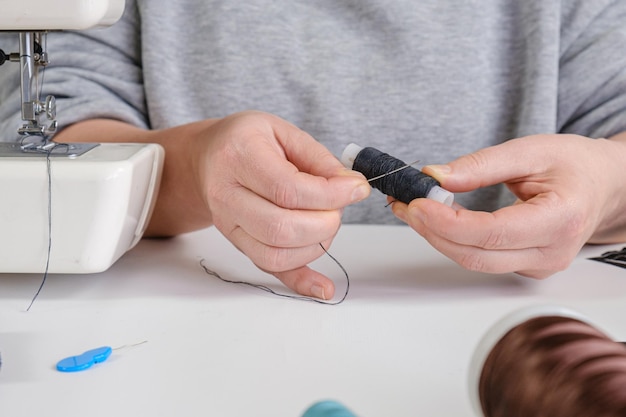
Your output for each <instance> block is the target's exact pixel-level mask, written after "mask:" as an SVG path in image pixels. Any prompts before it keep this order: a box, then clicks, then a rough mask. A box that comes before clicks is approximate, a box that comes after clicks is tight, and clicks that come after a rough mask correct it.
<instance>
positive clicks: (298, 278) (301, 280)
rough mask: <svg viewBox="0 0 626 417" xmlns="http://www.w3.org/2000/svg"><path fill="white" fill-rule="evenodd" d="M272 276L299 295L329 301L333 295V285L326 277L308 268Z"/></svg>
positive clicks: (277, 273) (304, 267)
mask: <svg viewBox="0 0 626 417" xmlns="http://www.w3.org/2000/svg"><path fill="white" fill-rule="evenodd" d="M273 275H274V276H275V277H276V278H278V279H279V280H280V281H281V282H282V283H283V284H285V286H286V287H288V288H289V289H291V290H293V291H295V292H297V293H298V294H301V295H305V296H308V297H315V298H319V299H322V300H330V299H331V298H333V296H334V295H335V284H334V283H333V282H332V281H331V280H330V279H329V278H328V277H326V276H324V275H322V274H320V273H319V272H317V271H314V270H313V269H311V268H309V267H308V266H303V267H300V268H296V269H293V270H291V271H284V272H276V273H274V274H273Z"/></svg>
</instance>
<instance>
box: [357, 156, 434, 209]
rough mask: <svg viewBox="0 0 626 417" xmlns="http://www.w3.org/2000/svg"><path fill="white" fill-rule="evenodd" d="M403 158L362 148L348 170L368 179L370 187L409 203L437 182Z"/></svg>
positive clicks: (422, 195) (423, 196) (426, 193)
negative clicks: (402, 159)
mask: <svg viewBox="0 0 626 417" xmlns="http://www.w3.org/2000/svg"><path fill="white" fill-rule="evenodd" d="M410 165H412V164H406V163H404V162H403V161H401V160H399V159H397V158H395V157H393V156H391V155H389V154H386V153H384V152H381V151H379V150H378V149H375V148H372V147H366V148H363V149H362V150H361V151H360V152H359V153H358V154H357V156H356V158H355V159H354V164H353V166H352V169H353V170H355V171H359V172H360V173H362V174H363V175H364V176H365V178H368V179H371V180H369V181H370V184H371V185H372V187H374V188H376V189H378V190H380V191H381V192H382V193H384V194H386V195H388V196H391V197H393V198H395V199H396V200H399V201H402V202H403V203H406V204H408V203H410V202H411V201H413V200H414V199H416V198H425V197H426V196H427V195H428V193H429V191H430V190H431V189H432V188H433V187H434V186H438V185H440V184H439V181H437V180H436V179H434V178H433V177H431V176H430V175H426V174H424V173H423V172H422V171H420V170H418V169H416V168H413V167H411V166H410Z"/></svg>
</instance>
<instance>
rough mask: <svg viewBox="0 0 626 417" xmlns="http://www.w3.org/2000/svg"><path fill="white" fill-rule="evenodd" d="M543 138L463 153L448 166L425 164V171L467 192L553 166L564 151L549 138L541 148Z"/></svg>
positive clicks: (531, 138)
mask: <svg viewBox="0 0 626 417" xmlns="http://www.w3.org/2000/svg"><path fill="white" fill-rule="evenodd" d="M539 140H542V139H541V137H539V136H529V137H525V138H519V139H513V140H509V141H507V142H504V143H502V144H500V145H496V146H492V147H488V148H484V149H481V150H479V151H477V152H474V153H471V154H468V155H464V156H461V157H460V158H458V159H456V160H454V161H452V162H450V163H448V164H446V165H429V166H425V167H424V168H423V172H424V173H426V174H428V175H431V176H433V177H435V178H436V179H437V180H438V181H439V182H440V183H441V184H442V186H443V187H444V188H446V189H448V190H450V191H452V192H466V191H471V190H474V189H477V188H480V187H486V186H490V185H494V184H499V183H504V182H511V181H514V180H515V179H520V178H526V177H529V176H533V175H537V174H540V173H542V172H545V171H546V170H547V169H549V166H550V160H553V159H554V158H555V156H554V155H560V154H561V153H562V152H560V151H559V150H558V149H556V150H554V152H553V151H552V150H551V147H550V141H549V140H543V141H542V143H541V145H542V146H541V147H538V146H534V144H535V143H536V142H537V141H539ZM522 155H523V157H521V156H522ZM529 161H532V163H529Z"/></svg>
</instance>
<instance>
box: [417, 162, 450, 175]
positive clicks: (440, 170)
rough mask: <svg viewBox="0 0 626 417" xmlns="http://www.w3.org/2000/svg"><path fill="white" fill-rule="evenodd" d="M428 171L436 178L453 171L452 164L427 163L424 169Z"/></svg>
mask: <svg viewBox="0 0 626 417" xmlns="http://www.w3.org/2000/svg"><path fill="white" fill-rule="evenodd" d="M423 170H424V171H426V173H427V174H428V175H430V176H432V177H435V178H443V177H445V176H447V175H449V174H450V173H451V172H452V168H450V165H427V166H425V167H424V169H423Z"/></svg>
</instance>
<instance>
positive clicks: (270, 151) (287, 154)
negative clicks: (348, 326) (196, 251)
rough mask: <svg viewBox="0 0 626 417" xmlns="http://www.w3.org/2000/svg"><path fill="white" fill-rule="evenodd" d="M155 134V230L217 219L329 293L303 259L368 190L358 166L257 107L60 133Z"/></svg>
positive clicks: (231, 235) (247, 250)
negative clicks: (177, 122) (180, 121)
mask: <svg viewBox="0 0 626 417" xmlns="http://www.w3.org/2000/svg"><path fill="white" fill-rule="evenodd" d="M85 139H88V140H90V141H98V142H152V143H159V144H160V145H162V146H163V147H164V148H165V155H166V156H165V164H164V172H163V177H162V185H161V189H160V191H159V196H158V199H157V203H156V207H155V211H154V215H153V218H152V219H151V222H150V224H149V227H148V234H149V235H152V236H171V235H175V234H178V233H184V232H188V231H192V230H196V229H199V228H203V227H207V226H210V225H215V226H216V227H217V228H218V229H219V230H220V232H221V233H222V234H224V235H225V236H226V238H228V239H229V240H230V241H231V242H232V243H233V244H234V245H235V246H236V247H237V248H239V249H240V250H241V251H242V252H243V253H244V254H246V255H247V256H248V257H249V258H250V259H251V260H252V261H253V262H254V263H255V264H256V265H257V266H258V267H259V268H261V269H263V270H265V271H267V272H270V273H272V274H274V275H275V276H276V277H277V278H279V279H280V280H281V281H282V282H283V283H284V284H285V285H287V286H288V287H289V288H291V289H293V290H295V291H297V292H298V293H301V294H304V295H311V296H315V297H319V298H326V299H327V298H331V297H332V296H333V293H334V285H333V283H332V281H330V280H329V279H328V278H327V277H325V276H323V275H321V274H319V273H317V272H316V271H313V270H311V269H310V268H308V267H307V266H306V265H307V264H308V263H310V262H311V261H313V260H314V259H316V258H318V257H319V256H321V255H322V254H323V251H322V248H320V246H319V243H322V244H323V245H324V247H329V246H330V243H331V241H332V239H333V237H334V236H335V234H336V232H337V230H338V229H339V226H340V223H341V211H342V209H343V208H344V207H345V206H346V205H348V204H351V203H353V202H356V201H359V200H361V199H364V198H365V197H367V196H368V195H369V191H370V187H369V185H368V183H367V181H366V180H365V178H363V176H362V175H361V174H359V173H356V172H354V171H351V170H348V169H346V168H344V167H343V165H342V164H341V163H340V162H339V161H338V160H337V159H336V158H335V157H334V156H333V155H332V154H331V153H330V152H329V151H328V150H327V149H326V148H324V147H323V146H322V145H321V144H320V143H318V142H317V141H316V140H315V139H313V138H312V137H311V136H309V135H308V134H306V133H305V132H303V131H301V130H299V129H297V128H296V127H295V126H293V125H291V124H289V123H287V122H286V121H284V120H282V119H280V118H278V117H276V116H272V115H269V114H265V113H260V112H243V113H237V114H234V115H231V116H229V117H226V118H224V119H214V120H203V121H199V122H195V123H190V124H187V125H182V126H177V127H173V128H169V129H164V130H145V129H141V128H137V127H134V126H131V125H128V124H125V123H122V122H117V121H113V120H104V119H96V120H87V121H84V122H80V123H76V124H74V125H72V126H70V127H68V128H66V129H65V130H63V131H62V132H60V133H59V135H58V137H57V141H59V142H63V141H68V142H69V141H84V140H85Z"/></svg>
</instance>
